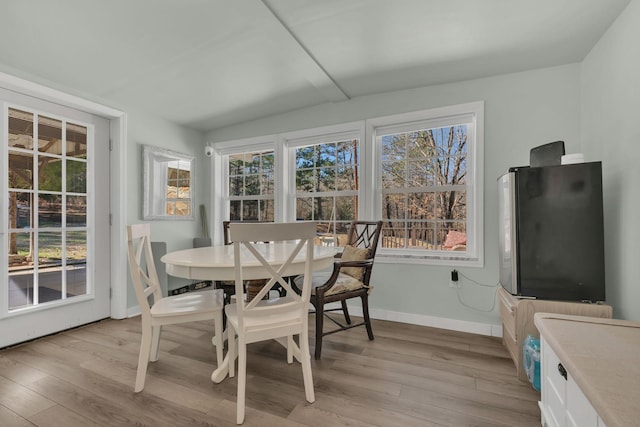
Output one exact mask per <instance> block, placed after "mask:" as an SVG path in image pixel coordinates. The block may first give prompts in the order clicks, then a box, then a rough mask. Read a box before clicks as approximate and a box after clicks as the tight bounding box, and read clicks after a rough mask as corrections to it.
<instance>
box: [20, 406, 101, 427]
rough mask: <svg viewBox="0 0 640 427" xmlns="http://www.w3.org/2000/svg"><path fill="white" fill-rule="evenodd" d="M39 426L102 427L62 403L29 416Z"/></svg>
mask: <svg viewBox="0 0 640 427" xmlns="http://www.w3.org/2000/svg"><path fill="white" fill-rule="evenodd" d="M29 421H31V422H32V423H33V424H35V425H37V426H38V427H60V426H64V427H100V426H101V425H100V424H98V423H95V422H93V421H92V420H90V419H88V418H85V417H83V416H82V415H79V414H76V413H75V412H73V411H71V410H69V409H68V408H65V407H64V406H61V405H55V406H52V407H51V408H49V409H46V410H44V411H41V412H38V413H37V414H35V415H33V416H32V417H30V418H29Z"/></svg>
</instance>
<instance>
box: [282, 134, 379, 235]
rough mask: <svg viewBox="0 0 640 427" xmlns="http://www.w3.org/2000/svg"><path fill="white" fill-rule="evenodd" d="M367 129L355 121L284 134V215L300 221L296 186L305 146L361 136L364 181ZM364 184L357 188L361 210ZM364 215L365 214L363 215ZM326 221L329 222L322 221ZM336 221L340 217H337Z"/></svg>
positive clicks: (361, 177)
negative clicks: (298, 151) (300, 153)
mask: <svg viewBox="0 0 640 427" xmlns="http://www.w3.org/2000/svg"><path fill="white" fill-rule="evenodd" d="M364 136H365V132H364V122H351V123H343V124H339V125H334V126H324V127H319V128H313V129H305V130H301V131H296V132H288V133H285V134H282V135H281V137H280V140H279V142H280V144H279V145H281V146H282V148H283V154H284V156H285V161H284V162H283V164H286V165H287V167H286V173H287V176H286V182H285V183H284V184H285V185H284V188H285V191H284V197H285V198H286V203H285V206H286V209H285V213H284V216H285V217H286V218H288V220H290V221H295V220H296V197H297V189H296V173H295V171H296V149H298V148H301V147H308V146H313V145H319V144H323V143H327V142H335V141H340V140H348V139H357V140H358V151H359V160H358V163H359V164H358V168H359V169H358V175H359V185H360V183H362V182H363V181H365V180H366V179H367V175H366V172H364V169H365V168H364V167H363V165H364V163H365V162H366V161H367V160H366V157H365V153H366V148H365V145H366V142H365V140H364ZM360 188H361V187H359V189H358V190H357V191H356V193H357V197H358V204H357V210H358V212H359V213H362V212H363V209H364V203H363V193H362V191H361V190H360ZM345 192H346V193H352V192H351V191H345ZM341 193H342V192H340V191H333V192H326V194H325V195H326V196H327V197H333V196H338V195H339V194H341ZM360 218H362V214H361V215H360ZM319 222H325V221H319ZM333 222H334V223H335V222H336V220H335V218H334V220H333Z"/></svg>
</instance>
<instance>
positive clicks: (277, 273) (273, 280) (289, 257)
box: [230, 222, 316, 328]
mask: <svg viewBox="0 0 640 427" xmlns="http://www.w3.org/2000/svg"><path fill="white" fill-rule="evenodd" d="M230 230H231V231H232V233H233V239H234V243H233V245H234V259H235V268H236V277H235V279H236V280H235V285H236V295H242V284H243V280H244V278H243V269H244V268H243V267H244V266H243V265H242V263H241V258H242V257H247V258H253V259H255V260H257V261H258V262H259V263H260V264H261V266H262V268H263V269H264V270H265V271H266V272H267V274H266V275H265V276H267V275H268V276H269V277H270V279H269V280H268V282H267V283H266V285H265V286H264V287H263V288H262V290H261V291H260V292H259V293H258V295H256V296H255V297H254V298H253V299H252V300H251V301H250V302H243V301H238V302H237V304H238V308H237V310H238V322H239V326H240V327H241V328H244V318H245V317H247V318H249V317H253V316H266V315H277V314H282V313H285V312H292V311H297V310H299V313H300V316H304V317H305V318H306V313H307V310H308V304H309V300H310V296H311V285H310V280H309V279H308V278H310V277H311V266H312V262H313V238H314V237H315V230H316V227H315V223H310V222H297V223H232V224H230ZM264 241H268V242H288V243H290V245H289V246H287V248H290V250H288V251H287V253H286V254H284V259H282V263H281V264H279V265H271V264H270V263H269V261H268V260H267V259H265V257H264V256H263V254H262V253H261V252H260V251H259V249H258V247H259V246H260V245H261V244H259V243H258V244H256V243H255V242H264ZM262 246H263V247H264V246H265V245H262ZM301 251H304V252H302V253H303V254H304V255H302V256H303V257H304V260H305V261H304V262H305V268H304V270H305V283H304V284H303V287H302V294H301V295H298V294H296V293H295V292H294V291H293V290H292V289H291V286H290V285H289V283H288V282H287V281H286V280H285V277H286V276H287V269H288V267H289V266H290V264H291V263H292V262H293V260H294V259H295V258H296V256H300V255H299V254H300V253H301ZM245 259H246V258H245ZM277 284H280V285H281V286H282V287H283V288H284V289H286V291H287V296H286V297H285V298H279V299H277V300H274V301H271V300H270V301H262V297H263V296H265V295H267V293H268V292H269V291H270V290H271V289H272V288H273V287H274V286H276V285H277Z"/></svg>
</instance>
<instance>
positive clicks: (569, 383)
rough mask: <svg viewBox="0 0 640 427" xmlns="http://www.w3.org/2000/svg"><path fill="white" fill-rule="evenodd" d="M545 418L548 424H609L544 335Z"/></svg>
mask: <svg viewBox="0 0 640 427" xmlns="http://www.w3.org/2000/svg"><path fill="white" fill-rule="evenodd" d="M541 354H542V358H541V371H540V373H541V375H542V377H541V385H542V401H541V402H540V412H541V421H542V425H543V426H547V427H606V426H605V425H604V423H603V422H602V420H601V419H600V417H599V416H598V414H597V413H596V411H595V409H593V406H591V403H589V400H588V399H587V398H586V396H585V395H584V393H583V392H582V390H580V387H578V385H577V384H576V382H575V381H574V380H573V378H572V377H571V374H570V373H569V372H567V370H566V369H565V367H564V364H563V363H562V361H561V360H560V359H559V358H558V356H557V355H556V353H555V352H554V351H553V349H552V348H551V346H550V345H549V343H548V342H547V341H546V340H545V339H544V336H542V337H541Z"/></svg>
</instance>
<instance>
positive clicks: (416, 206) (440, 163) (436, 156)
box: [381, 124, 467, 251]
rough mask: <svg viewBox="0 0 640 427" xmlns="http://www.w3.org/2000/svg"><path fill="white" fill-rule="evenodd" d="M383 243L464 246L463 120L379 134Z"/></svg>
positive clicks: (441, 247)
mask: <svg viewBox="0 0 640 427" xmlns="http://www.w3.org/2000/svg"><path fill="white" fill-rule="evenodd" d="M381 142H382V147H381V148H382V157H381V160H382V164H381V175H382V212H381V216H382V219H383V220H384V226H383V239H382V247H383V248H391V249H393V248H397V249H424V250H436V251H453V250H461V251H464V250H466V222H467V189H466V176H467V125H464V124H463V125H455V126H448V127H440V128H434V129H421V130H415V131H411V132H404V133H396V134H390V135H383V136H382V137H381Z"/></svg>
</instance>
